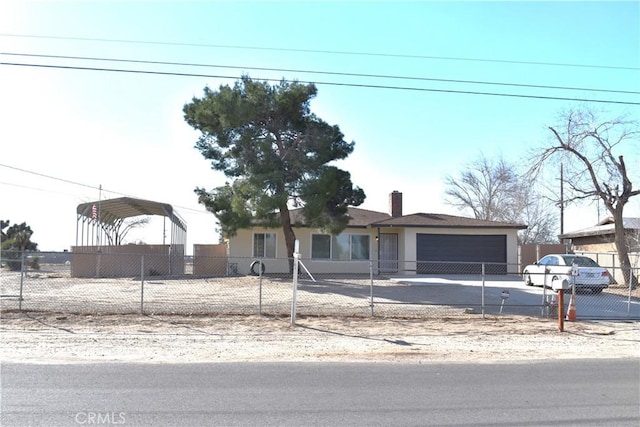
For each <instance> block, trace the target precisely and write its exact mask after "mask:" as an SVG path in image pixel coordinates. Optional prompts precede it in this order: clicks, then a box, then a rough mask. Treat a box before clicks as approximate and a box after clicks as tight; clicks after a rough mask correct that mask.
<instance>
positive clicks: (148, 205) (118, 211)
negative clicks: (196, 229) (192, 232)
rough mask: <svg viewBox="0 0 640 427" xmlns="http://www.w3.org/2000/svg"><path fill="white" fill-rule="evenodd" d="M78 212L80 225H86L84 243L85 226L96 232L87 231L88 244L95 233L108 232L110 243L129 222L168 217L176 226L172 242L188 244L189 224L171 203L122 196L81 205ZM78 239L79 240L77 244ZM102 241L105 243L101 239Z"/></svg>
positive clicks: (83, 227) (83, 232)
mask: <svg viewBox="0 0 640 427" xmlns="http://www.w3.org/2000/svg"><path fill="white" fill-rule="evenodd" d="M76 213H77V221H78V225H80V223H82V238H81V240H85V239H84V237H85V226H86V228H93V229H94V230H93V231H94V232H93V233H89V232H88V230H86V231H87V233H86V236H87V240H88V241H87V243H89V238H88V236H89V235H95V233H106V236H105V237H107V239H108V240H109V241H112V239H111V238H109V237H112V236H110V234H112V233H114V232H117V230H118V228H119V227H120V225H121V224H122V222H123V221H124V220H125V219H127V218H131V217H136V216H142V215H158V216H162V217H168V218H169V219H170V220H171V223H172V225H173V226H172V230H171V241H172V243H174V244H175V243H184V241H186V232H187V225H186V223H185V222H184V220H183V219H182V218H181V217H180V215H178V213H177V212H176V211H175V210H174V209H173V207H172V206H171V205H169V204H167V203H160V202H154V201H151V200H143V199H135V198H132V197H120V198H116V199H106V200H96V201H93V202H87V203H81V204H79V205H78V207H77V208H76ZM77 240H78V239H77V238H76V241H77ZM91 240H93V238H91ZM116 240H117V239H116ZM176 240H178V241H176ZM100 241H102V240H101V239H100ZM76 243H77V242H76Z"/></svg>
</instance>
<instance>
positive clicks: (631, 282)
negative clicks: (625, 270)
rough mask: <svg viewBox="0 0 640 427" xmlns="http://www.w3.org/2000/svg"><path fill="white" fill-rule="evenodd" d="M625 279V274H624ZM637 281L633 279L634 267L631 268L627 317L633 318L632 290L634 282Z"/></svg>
mask: <svg viewBox="0 0 640 427" xmlns="http://www.w3.org/2000/svg"><path fill="white" fill-rule="evenodd" d="M622 277H624V274H622ZM634 281H635V279H634V277H633V267H631V266H629V292H628V294H627V317H631V290H632V288H633V284H634V283H633V282H634Z"/></svg>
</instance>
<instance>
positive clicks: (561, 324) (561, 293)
mask: <svg viewBox="0 0 640 427" xmlns="http://www.w3.org/2000/svg"><path fill="white" fill-rule="evenodd" d="M563 312H564V291H563V290H562V289H560V290H559V291H558V329H560V332H564V316H563V314H564V313H563Z"/></svg>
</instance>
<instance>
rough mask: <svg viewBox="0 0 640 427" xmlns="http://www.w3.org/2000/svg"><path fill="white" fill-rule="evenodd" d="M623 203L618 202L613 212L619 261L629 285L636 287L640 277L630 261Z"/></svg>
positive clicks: (623, 275)
mask: <svg viewBox="0 0 640 427" xmlns="http://www.w3.org/2000/svg"><path fill="white" fill-rule="evenodd" d="M623 207H624V205H623V204H621V203H618V205H617V206H616V208H615V209H614V212H613V224H614V227H615V244H616V250H617V251H618V261H619V262H620V268H622V277H623V278H624V282H625V284H626V285H627V286H631V288H632V289H635V288H636V287H637V286H638V278H637V277H636V276H635V274H633V271H632V268H631V261H629V246H628V245H627V239H626V235H625V231H624V222H623V218H622V208H623Z"/></svg>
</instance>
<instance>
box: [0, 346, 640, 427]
mask: <svg viewBox="0 0 640 427" xmlns="http://www.w3.org/2000/svg"><path fill="white" fill-rule="evenodd" d="M0 374H1V392H2V393H1V396H2V403H1V407H0V409H1V410H2V415H1V417H2V418H1V425H2V426H4V427H9V426H47V427H56V426H83V425H85V426H87V425H121V426H182V427H184V426H218V425H230V426H234V425H241V426H376V425H379V426H393V425H397V426H428V425H438V426H483V425H487V426H488V425H491V426H510V427H517V426H546V425H548V426H573V425H580V426H613V425H616V426H633V427H637V426H638V425H640V384H639V383H640V360H639V359H634V360H619V359H618V360H615V359H614V360H581V361H579V362H574V361H554V362H540V363H518V364H475V365H473V364H427V365H418V364H386V363H357V364H348V363H221V364H190V365H151V364H99V365H97V364H95V365H92V364H84V365H26V364H3V365H2V366H1V372H0Z"/></svg>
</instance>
